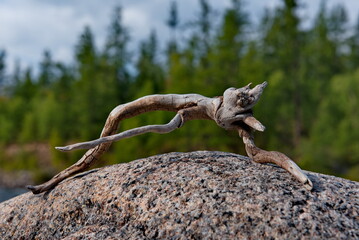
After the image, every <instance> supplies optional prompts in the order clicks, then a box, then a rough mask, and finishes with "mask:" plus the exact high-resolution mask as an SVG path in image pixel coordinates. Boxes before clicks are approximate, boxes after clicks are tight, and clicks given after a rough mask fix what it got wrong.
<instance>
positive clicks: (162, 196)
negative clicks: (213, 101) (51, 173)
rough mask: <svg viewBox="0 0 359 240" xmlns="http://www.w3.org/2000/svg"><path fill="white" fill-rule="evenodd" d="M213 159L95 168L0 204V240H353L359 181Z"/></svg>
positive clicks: (208, 155) (194, 156)
mask: <svg viewBox="0 0 359 240" xmlns="http://www.w3.org/2000/svg"><path fill="white" fill-rule="evenodd" d="M308 174H309V176H310V178H311V179H312V181H313V183H314V185H315V189H314V190H313V191H312V192H309V191H307V190H306V189H305V188H304V187H303V186H302V185H301V184H300V183H297V182H296V181H295V180H294V179H293V178H292V177H291V176H290V175H289V174H288V173H286V172H285V171H284V170H282V169H280V168H278V167H274V166H271V165H260V164H256V163H253V162H251V161H250V160H249V159H248V158H245V157H243V156H240V155H236V154H231V153H223V152H206V151H201V152H191V153H169V154H164V155H158V156H153V157H149V158H146V159H140V160H136V161H133V162H131V163H127V164H119V165H113V166H108V167H105V168H101V169H95V170H92V171H89V172H86V173H84V174H81V175H78V176H76V177H74V178H70V179H68V180H65V181H64V182H62V183H61V184H59V185H58V186H57V187H56V188H55V189H53V190H52V191H50V192H48V193H46V194H40V195H33V194H32V193H26V194H23V195H21V196H18V197H16V198H13V199H10V200H8V201H6V202H3V203H1V204H0V216H1V218H0V239H234V238H240V239H359V217H358V216H359V183H358V182H353V181H349V180H345V179H341V178H337V177H333V176H327V175H321V174H317V173H311V172H309V173H308Z"/></svg>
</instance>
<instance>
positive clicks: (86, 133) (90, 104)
mask: <svg viewBox="0 0 359 240" xmlns="http://www.w3.org/2000/svg"><path fill="white" fill-rule="evenodd" d="M199 3H200V9H199V11H198V14H197V16H196V17H195V18H194V19H193V21H191V23H190V24H185V25H184V26H182V25H180V24H179V23H180V19H179V16H180V14H179V13H178V9H177V5H176V2H175V1H172V3H171V7H170V8H169V14H168V16H169V17H168V19H167V22H166V24H167V26H168V27H169V30H170V31H171V39H170V40H169V42H168V43H167V46H166V47H165V48H164V49H161V48H160V45H159V43H158V42H159V41H158V39H157V35H156V34H155V31H152V32H151V34H150V35H149V37H148V38H147V39H145V40H143V41H141V43H140V44H139V46H138V48H137V51H134V52H130V51H129V49H128V44H129V41H130V36H129V31H128V29H127V28H126V27H125V26H123V23H122V13H121V8H116V9H115V10H114V14H113V15H112V19H111V21H110V24H109V28H108V35H107V37H106V39H105V44H104V46H102V47H97V45H96V44H95V36H94V35H93V33H92V31H91V28H90V27H86V28H85V29H84V30H83V32H82V34H81V35H80V37H79V39H78V42H77V44H76V47H75V52H74V56H75V61H74V63H73V64H64V63H61V62H55V61H54V60H53V59H52V57H51V53H50V52H49V51H45V52H44V55H43V59H42V61H41V63H40V68H39V73H38V74H36V75H35V74H33V73H32V71H31V69H25V70H23V69H22V68H21V67H20V63H19V62H17V63H16V64H15V67H14V72H13V73H12V74H6V71H5V70H6V65H5V56H6V55H5V51H2V50H1V51H0V154H2V156H1V157H0V163H1V167H2V168H5V169H8V170H11V169H30V170H34V171H35V174H36V175H37V176H38V178H39V179H43V178H46V177H47V173H46V171H45V170H39V169H42V168H41V167H42V166H40V165H39V164H40V162H41V161H39V160H38V159H37V156H36V155H34V154H33V153H29V152H26V151H25V149H23V150H21V151H19V153H18V154H17V155H16V156H15V157H12V158H13V159H7V158H9V156H7V155H6V154H5V152H6V151H5V149H6V147H7V146H9V145H10V144H12V145H13V144H14V145H19V144H20V143H21V144H29V143H34V142H49V143H50V145H51V151H50V155H51V157H50V159H51V160H50V162H49V163H48V166H46V168H45V169H50V170H48V171H53V170H55V169H57V170H60V169H63V168H64V167H66V166H69V165H70V164H72V163H74V162H76V161H77V160H78V159H79V158H80V157H81V155H82V154H83V151H75V152H72V153H66V154H65V153H60V152H58V151H55V150H54V148H53V147H54V146H58V145H66V144H68V143H73V142H78V141H85V140H91V139H94V138H98V136H99V135H100V133H101V129H102V127H103V125H104V123H105V120H106V118H107V116H108V114H109V112H110V111H111V110H112V109H113V108H114V107H115V106H117V105H118V104H122V103H125V102H129V101H131V100H133V99H136V98H139V97H142V96H144V95H150V94H159V93H199V94H202V95H205V96H211V97H212V96H218V95H221V94H222V93H223V91H224V90H225V89H226V88H228V87H241V86H243V85H246V84H248V83H250V82H252V83H253V84H258V83H261V82H263V81H268V82H269V86H268V88H267V89H266V90H265V92H264V94H263V96H262V99H261V101H260V102H259V103H258V105H257V106H256V107H255V109H254V112H255V115H256V117H257V118H258V119H259V120H260V121H261V122H263V123H264V125H265V126H266V127H267V130H266V131H265V132H264V133H257V134H256V143H257V144H258V145H259V146H261V147H262V148H265V149H275V150H278V151H282V152H285V153H287V154H288V155H290V156H292V157H293V158H294V159H296V160H298V162H299V164H300V165H302V166H303V167H304V168H306V169H310V170H315V171H320V172H325V173H329V174H336V175H340V176H344V177H348V178H351V179H356V180H358V177H357V176H359V145H358V139H359V125H358V123H359V115H358V111H357V110H356V108H357V106H358V96H359V89H358V86H359V70H357V68H358V65H359V21H358V23H357V25H356V26H354V28H353V29H351V28H350V26H348V22H347V16H346V12H345V9H344V8H342V7H340V6H336V7H335V8H333V9H327V7H326V5H325V2H324V1H323V4H322V5H321V7H320V9H319V12H318V13H317V16H316V18H315V21H314V22H313V23H312V25H311V26H310V27H308V28H303V27H302V23H303V20H302V19H301V17H300V16H301V15H300V14H298V12H299V11H301V10H302V7H301V6H302V5H301V2H300V1H297V0H283V1H282V4H281V5H279V6H278V7H277V8H276V9H274V10H272V11H270V10H267V11H266V13H265V15H264V16H263V19H262V21H261V23H260V25H259V26H258V30H257V31H254V25H253V24H251V23H250V21H249V18H248V17H247V13H246V12H245V11H244V8H243V1H241V0H232V4H231V6H230V7H228V9H226V10H225V11H224V12H223V14H222V15H221V16H219V18H218V19H217V18H215V16H216V14H215V13H216V12H215V11H214V10H213V9H212V7H211V6H210V4H209V1H206V0H200V1H199ZM217 16H218V14H217ZM358 19H359V18H358ZM186 26H187V28H186ZM179 30H181V32H182V30H183V31H185V34H182V33H181V34H179ZM180 36H181V37H180ZM164 54H165V56H164ZM129 69H134V70H133V71H129ZM173 115H174V113H168V112H154V113H148V114H144V115H141V116H138V117H136V118H133V119H128V120H125V121H124V122H123V123H121V126H120V127H119V131H123V130H126V129H130V128H134V127H138V126H142V125H147V124H163V123H167V122H168V121H169V120H170V119H171V118H172V117H173ZM202 149H208V150H222V151H231V152H237V153H242V154H244V149H243V144H242V143H241V141H240V139H239V138H238V136H237V133H231V132H226V131H224V130H223V129H221V128H219V127H218V126H216V124H215V123H214V122H210V121H204V120H203V121H190V122H188V123H186V125H185V126H184V127H183V128H181V129H178V130H177V131H175V132H172V133H170V134H166V135H165V136H163V135H160V134H145V135H143V136H137V137H135V138H131V139H125V140H122V141H121V142H119V143H115V144H114V145H113V147H112V148H111V150H110V152H109V153H108V154H105V156H104V157H103V162H107V163H117V162H126V161H131V160H133V159H136V158H141V157H146V156H149V155H153V154H158V153H164V152H169V151H191V150H202ZM10 158H11V157H10ZM4 159H7V160H6V161H5V160H4ZM42 164H43V163H42Z"/></svg>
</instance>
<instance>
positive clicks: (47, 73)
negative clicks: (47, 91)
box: [38, 50, 55, 88]
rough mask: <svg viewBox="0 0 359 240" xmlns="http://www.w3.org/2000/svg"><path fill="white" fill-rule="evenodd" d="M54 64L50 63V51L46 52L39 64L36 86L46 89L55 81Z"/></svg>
mask: <svg viewBox="0 0 359 240" xmlns="http://www.w3.org/2000/svg"><path fill="white" fill-rule="evenodd" d="M54 71H55V63H54V62H53V61H52V58H51V53H50V51H48V50H46V51H45V52H44V55H43V60H42V62H41V63H40V74H39V80H38V84H39V85H40V87H42V88H48V87H49V86H50V85H51V83H53V82H54V81H55V79H54V78H55V73H54Z"/></svg>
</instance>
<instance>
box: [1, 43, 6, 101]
mask: <svg viewBox="0 0 359 240" xmlns="http://www.w3.org/2000/svg"><path fill="white" fill-rule="evenodd" d="M5 57H6V52H5V50H1V49H0V96H2V95H3V94H4V87H5V84H6V76H5V70H6V65H5Z"/></svg>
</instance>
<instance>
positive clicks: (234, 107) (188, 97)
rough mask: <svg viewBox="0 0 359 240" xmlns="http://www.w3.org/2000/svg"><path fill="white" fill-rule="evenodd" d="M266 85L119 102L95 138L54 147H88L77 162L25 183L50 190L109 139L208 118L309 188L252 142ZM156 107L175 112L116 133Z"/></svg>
mask: <svg viewBox="0 0 359 240" xmlns="http://www.w3.org/2000/svg"><path fill="white" fill-rule="evenodd" d="M266 86H267V83H266V82H264V83H262V84H259V85H257V86H255V87H254V88H253V89H251V88H250V85H247V86H245V87H243V88H238V89H236V88H229V89H227V90H226V91H225V92H224V94H223V97H215V98H208V97H204V96H201V95H198V94H184V95H178V94H167V95H150V96H145V97H143V98H140V99H137V100H135V101H133V102H130V103H127V104H123V105H119V106H117V107H116V108H115V109H113V110H112V112H111V113H110V115H109V116H108V118H107V121H106V123H105V126H104V128H103V130H102V133H101V136H100V138H99V139H97V140H94V141H89V142H84V143H77V144H73V145H69V146H65V147H57V149H58V150H61V151H70V150H74V149H89V150H88V151H87V152H86V153H85V154H84V155H83V157H82V158H81V159H80V160H79V161H78V162H77V163H75V164H74V165H72V166H70V167H69V168H67V169H65V170H63V171H61V172H60V173H59V174H57V175H56V176H54V177H53V178H52V179H51V180H49V181H48V182H46V183H44V184H41V185H38V186H28V189H30V190H31V191H32V192H33V193H34V194H38V193H41V192H44V191H47V190H50V189H51V188H53V187H54V186H56V185H57V184H58V183H59V182H61V181H62V180H64V179H66V178H68V177H69V176H71V175H73V174H75V173H78V172H81V171H84V170H86V169H88V168H89V167H90V166H91V165H93V164H94V162H95V161H96V160H97V159H98V158H99V157H100V156H101V155H102V154H103V153H104V152H106V151H107V150H108V149H109V147H110V145H111V143H112V142H113V141H118V140H120V139H123V138H128V137H132V136H136V135H139V134H143V133H147V132H156V133H168V132H171V131H173V130H175V129H177V128H179V127H182V126H183V124H184V123H185V122H186V121H189V120H193V119H209V120H214V121H215V122H216V123H217V124H218V126H220V127H222V128H224V129H226V130H236V131H238V132H239V135H240V137H242V139H243V142H244V144H245V149H246V152H247V154H248V156H249V157H251V158H252V159H253V160H254V161H256V162H259V163H275V164H277V165H279V166H280V167H282V168H284V169H286V170H287V171H288V172H289V173H291V174H292V175H293V176H294V177H295V178H296V179H298V180H299V181H300V182H302V183H303V184H304V185H305V186H306V188H308V189H309V190H311V189H312V187H313V184H312V182H311V181H310V179H309V178H308V177H307V176H306V175H305V174H304V173H303V172H302V171H301V169H300V168H299V167H298V166H297V165H296V164H295V163H294V162H293V161H292V160H291V159H290V158H288V157H287V156H286V155H284V154H282V153H279V152H268V151H265V150H262V149H260V148H258V147H256V146H255V144H254V139H253V136H252V131H253V130H258V131H264V129H265V128H264V126H263V125H262V124H261V123H260V122H259V121H258V120H257V119H255V118H254V117H253V114H252V110H251V109H252V107H253V106H254V105H255V104H256V103H257V102H258V101H259V99H260V96H261V95H262V93H263V90H264V88H265V87H266ZM157 110H162V111H172V112H177V114H176V116H175V117H174V118H173V119H172V120H171V121H170V122H169V123H168V124H165V125H149V126H143V127H139V128H135V129H131V130H128V131H125V132H122V133H119V134H116V131H117V128H118V125H119V123H120V121H121V120H124V119H127V118H131V117H133V116H136V115H139V114H142V113H145V112H149V111H157Z"/></svg>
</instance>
